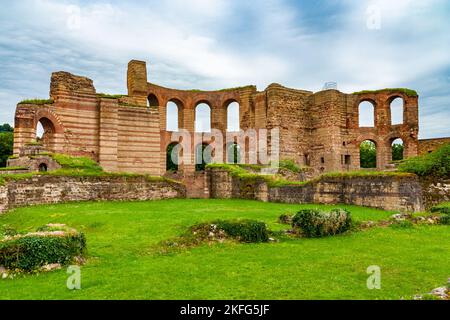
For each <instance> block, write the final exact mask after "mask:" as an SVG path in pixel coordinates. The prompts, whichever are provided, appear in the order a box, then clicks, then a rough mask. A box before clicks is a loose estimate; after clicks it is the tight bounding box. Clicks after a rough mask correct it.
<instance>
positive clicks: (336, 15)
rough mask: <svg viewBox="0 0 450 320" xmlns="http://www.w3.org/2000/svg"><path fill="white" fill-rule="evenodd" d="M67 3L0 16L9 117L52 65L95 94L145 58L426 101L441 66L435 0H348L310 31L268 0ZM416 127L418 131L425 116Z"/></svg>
mask: <svg viewBox="0 0 450 320" xmlns="http://www.w3.org/2000/svg"><path fill="white" fill-rule="evenodd" d="M74 3H77V2H73V1H56V0H35V1H32V0H28V1H20V2H19V1H17V2H15V3H14V4H11V5H10V8H8V9H9V10H6V11H7V12H8V14H6V11H4V12H3V13H0V27H1V28H2V30H3V31H4V32H2V34H0V61H6V63H5V65H3V66H2V65H0V72H2V74H1V75H0V78H1V79H2V80H4V81H6V84H7V86H8V88H15V92H12V91H8V92H7V93H5V92H6V90H3V89H1V88H0V92H1V91H2V90H3V91H4V94H3V95H5V94H6V95H7V96H8V97H9V98H6V100H3V102H1V106H2V107H5V108H8V110H10V112H11V113H13V105H14V103H15V101H14V100H13V99H17V97H18V96H19V95H22V94H26V93H27V92H29V94H30V95H32V96H35V95H40V96H42V95H44V94H45V95H46V94H47V92H48V80H49V76H50V72H51V71H55V70H62V69H63V70H67V71H70V72H74V73H78V74H82V75H86V76H89V77H91V78H92V79H93V80H94V82H95V85H96V87H97V89H98V91H108V92H124V91H125V89H126V85H125V83H126V82H125V72H126V63H127V62H128V60H130V59H141V60H146V61H148V63H149V64H148V69H149V81H151V82H155V83H159V84H162V85H166V86H171V87H177V88H198V89H214V88H223V87H228V86H230V87H231V86H237V85H244V84H257V85H258V87H259V89H264V87H265V86H267V85H268V84H270V83H272V82H279V83H281V84H284V85H286V86H292V87H297V88H304V89H308V90H313V91H316V90H320V89H321V87H322V85H323V83H324V82H326V81H337V82H338V84H339V89H341V90H343V91H345V92H353V91H357V90H361V89H376V88H383V87H397V86H402V87H403V86H409V85H414V86H415V87H414V89H417V90H418V91H419V92H420V93H422V92H423V94H424V95H425V96H426V97H427V96H428V95H430V94H432V93H431V91H428V90H430V89H429V88H430V86H429V83H428V82H427V81H429V79H432V78H435V77H437V75H438V74H439V73H441V72H442V70H443V69H445V68H448V67H450V56H449V55H448V52H450V33H449V32H448V31H447V29H448V21H449V12H448V10H445V9H446V8H447V9H448V5H446V3H445V1H444V0H426V1H420V2H418V1H412V0H396V1H387V0H373V1H357V2H356V1H350V0H345V1H342V2H340V4H341V5H342V6H343V8H345V10H341V11H336V12H333V14H332V16H322V17H316V19H315V21H316V20H317V21H319V23H318V25H317V26H316V27H317V28H312V26H311V21H310V18H311V17H310V16H309V13H308V10H307V8H306V9H305V10H299V9H298V8H294V7H292V5H290V4H288V3H286V2H284V1H275V0H270V1H264V2H258V4H257V5H255V3H254V2H247V1H225V0H193V1H189V2H188V1H183V0H175V1H165V2H160V1H157V2H148V1H146V2H121V3H119V2H111V3H108V2H106V1H103V2H101V3H94V2H90V1H89V2H80V3H79V5H80V16H79V19H78V18H77V17H76V14H77V10H74V9H73V7H71V5H73V4H74ZM369 4H375V5H378V6H379V8H380V12H381V18H382V21H381V29H380V30H378V31H371V30H368V29H367V27H366V19H367V14H366V9H367V6H368V5H369ZM304 5H305V6H307V5H306V4H304ZM308 5H310V6H319V4H317V3H316V2H314V3H308ZM321 5H322V6H325V5H324V4H321ZM319 11H320V10H319ZM74 14H75V17H74ZM78 21H79V23H80V24H79V28H73V27H74V25H75V26H77V23H78ZM74 22H75V24H74ZM2 63H3V62H2ZM447 84H448V82H447ZM444 85H446V83H443V84H442V83H439V81H437V83H435V84H434V85H433V88H434V89H433V90H443V89H442V88H441V87H442V86H444ZM436 88H439V89H436ZM422 89H423V90H422ZM444 90H445V89H444ZM446 90H447V92H448V88H447V89H446ZM5 101H7V102H6V103H7V104H5ZM425 101H426V102H428V100H425ZM429 101H430V104H429V105H427V110H426V111H425V114H427V113H428V112H431V111H435V110H442V108H443V103H444V101H441V100H439V101H437V100H435V101H432V100H429ZM448 112H449V111H444V114H447V118H448ZM424 119H427V118H425V117H424ZM430 119H431V118H430ZM423 125H424V128H423V130H422V132H427V130H428V126H429V125H430V123H429V121H427V122H424V123H423ZM439 130H442V131H441V132H443V134H450V132H449V130H448V129H442V128H441V129H439Z"/></svg>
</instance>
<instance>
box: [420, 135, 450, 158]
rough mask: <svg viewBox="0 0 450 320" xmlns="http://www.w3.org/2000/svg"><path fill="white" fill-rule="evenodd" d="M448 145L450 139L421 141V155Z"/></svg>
mask: <svg viewBox="0 0 450 320" xmlns="http://www.w3.org/2000/svg"><path fill="white" fill-rule="evenodd" d="M447 143H450V138H438V139H424V140H419V154H420V155H424V154H427V153H431V152H433V151H435V150H437V149H439V148H440V147H442V146H443V145H445V144H447Z"/></svg>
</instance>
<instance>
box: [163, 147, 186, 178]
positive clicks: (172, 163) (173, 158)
mask: <svg viewBox="0 0 450 320" xmlns="http://www.w3.org/2000/svg"><path fill="white" fill-rule="evenodd" d="M182 152H183V149H182V147H181V145H180V144H179V143H178V142H172V143H170V144H169V145H168V146H167V149H166V171H174V172H176V171H178V170H179V164H180V158H181V157H182Z"/></svg>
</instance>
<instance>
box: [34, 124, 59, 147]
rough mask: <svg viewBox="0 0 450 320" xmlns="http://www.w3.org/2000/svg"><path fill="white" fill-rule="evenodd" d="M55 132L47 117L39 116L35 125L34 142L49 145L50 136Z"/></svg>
mask: <svg viewBox="0 0 450 320" xmlns="http://www.w3.org/2000/svg"><path fill="white" fill-rule="evenodd" d="M54 133H55V126H54V125H53V122H52V121H51V120H50V119H48V118H41V119H40V120H39V121H38V123H37V125H36V142H38V143H40V144H42V145H45V146H47V147H50V145H51V143H52V141H51V139H52V136H53V134H54Z"/></svg>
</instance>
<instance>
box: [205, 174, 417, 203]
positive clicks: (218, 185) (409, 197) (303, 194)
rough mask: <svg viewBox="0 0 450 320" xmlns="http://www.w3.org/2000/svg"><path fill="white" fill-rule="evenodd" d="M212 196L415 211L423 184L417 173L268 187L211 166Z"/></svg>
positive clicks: (265, 184) (335, 179) (323, 180)
mask: <svg viewBox="0 0 450 320" xmlns="http://www.w3.org/2000/svg"><path fill="white" fill-rule="evenodd" d="M208 174H209V176H210V186H211V189H210V195H211V197H212V198H219V199H229V198H240V199H255V200H262V201H270V202H283V203H299V204H303V203H322V204H339V203H344V204H354V205H359V206H366V207H373V208H380V209H384V210H394V211H401V212H418V211H422V210H423V204H422V188H421V185H420V183H419V180H418V178H417V177H414V176H412V177H393V176H380V177H370V178H361V177H342V178H327V177H325V178H321V179H319V180H317V181H313V182H310V183H307V184H304V185H290V186H283V187H272V188H269V187H268V186H267V183H265V182H264V180H262V181H258V180H257V181H253V182H245V181H241V180H240V179H239V178H237V177H232V176H231V175H230V173H229V172H228V171H226V170H222V169H217V168H211V169H209V170H208Z"/></svg>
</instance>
